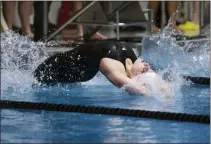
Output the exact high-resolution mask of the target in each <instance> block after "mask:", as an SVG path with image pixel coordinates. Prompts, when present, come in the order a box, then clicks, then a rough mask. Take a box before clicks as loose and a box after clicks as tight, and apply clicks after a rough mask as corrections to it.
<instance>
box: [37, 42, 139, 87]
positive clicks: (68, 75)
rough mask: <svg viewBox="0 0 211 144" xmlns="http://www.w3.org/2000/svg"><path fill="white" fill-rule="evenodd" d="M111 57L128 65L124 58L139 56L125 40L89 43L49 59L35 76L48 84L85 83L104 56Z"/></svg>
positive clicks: (134, 58)
mask: <svg viewBox="0 0 211 144" xmlns="http://www.w3.org/2000/svg"><path fill="white" fill-rule="evenodd" d="M106 57H107V58H112V59H115V60H118V61H120V62H121V63H122V64H123V65H124V66H125V59H126V58H130V59H131V60H132V61H133V62H135V61H136V59H137V57H136V55H135V53H134V51H133V50H132V48H131V47H130V46H129V45H127V44H126V43H120V42H112V41H98V42H88V43H85V44H82V45H80V46H78V47H76V48H75V49H73V50H70V51H67V52H64V53H59V54H55V55H53V56H51V57H49V58H48V59H46V60H45V61H44V62H43V63H42V64H41V65H39V66H38V67H37V69H36V70H35V72H34V76H35V78H36V79H37V80H38V81H39V82H41V83H45V84H55V83H74V82H84V81H88V80H90V79H92V78H93V77H94V76H95V75H96V74H97V72H98V71H99V64H100V61H101V59H102V58H106Z"/></svg>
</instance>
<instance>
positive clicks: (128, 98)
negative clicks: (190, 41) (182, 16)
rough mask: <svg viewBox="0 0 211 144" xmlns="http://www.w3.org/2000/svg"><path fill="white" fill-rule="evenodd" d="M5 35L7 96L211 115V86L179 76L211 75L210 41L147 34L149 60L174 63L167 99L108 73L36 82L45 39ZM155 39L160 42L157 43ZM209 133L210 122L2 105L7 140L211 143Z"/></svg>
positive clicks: (159, 66) (3, 139) (4, 87)
mask: <svg viewBox="0 0 211 144" xmlns="http://www.w3.org/2000/svg"><path fill="white" fill-rule="evenodd" d="M1 36H2V37H1V47H2V49H1V50H2V53H1V66H3V68H4V69H1V99H4V100H15V101H31V102H48V103H63V104H80V105H90V106H105V107H115V108H128V109H141V110H143V109H145V110H151V111H168V112H181V113H189V114H206V115H210V86H206V85H194V84H190V85H188V84H184V85H181V83H183V82H181V81H180V78H178V75H180V74H188V75H190V76H209V74H210V66H209V64H208V62H209V57H210V56H209V55H208V51H207V48H208V46H209V44H206V45H200V46H199V47H201V48H202V50H200V51H197V52H196V51H195V52H193V53H191V54H190V53H188V54H187V53H184V52H183V51H181V49H179V50H177V48H178V45H177V46H175V42H174V41H172V40H169V39H166V36H161V38H162V39H161V40H157V41H156V40H155V39H151V40H150V41H144V40H143V42H142V44H143V45H142V48H143V50H142V54H143V55H142V56H143V57H144V60H145V61H147V62H149V63H150V64H152V65H154V66H155V67H156V68H157V69H164V70H165V68H166V67H168V66H169V65H170V66H171V68H170V70H171V72H172V76H173V78H174V80H175V83H174V86H175V87H176V91H174V92H173V95H172V97H171V98H169V99H163V98H161V97H159V95H155V96H154V97H143V96H132V95H129V94H127V93H125V92H124V91H123V90H121V89H118V88H116V87H114V86H113V85H111V84H110V83H109V82H108V81H107V80H105V77H103V76H102V75H98V76H97V77H95V78H94V79H93V80H91V81H89V82H86V83H82V84H81V85H70V84H60V85H57V86H52V87H47V86H43V87H33V88H32V87H31V85H32V83H34V78H33V77H32V75H31V72H33V70H34V69H35V68H36V66H37V65H38V64H39V63H41V62H42V61H43V59H45V58H46V56H48V54H46V53H45V52H43V51H44V50H43V48H44V47H45V44H43V43H34V42H32V41H30V40H28V39H26V38H24V37H21V36H19V35H17V34H15V33H11V32H8V33H4V34H1ZM152 40H155V43H156V45H154V43H151V41H152ZM150 44H152V45H150ZM203 47H204V48H203ZM27 56H28V57H27ZM17 58H18V61H17ZM23 60H26V61H23ZM175 61H176V62H175ZM178 85H179V86H178ZM178 88H179V89H178ZM209 137H210V125H208V124H199V123H188V122H177V121H167V120H155V119H144V118H131V117H120V116H110V115H97V114H92V115H91V114H82V113H67V112H50V111H35V110H34V111H30V110H18V109H14V110H11V109H10V110H9V109H1V143H32V142H33V143H47V142H48V143H56V142H58V143H59V142H60V143H64V142H66V143H70V142H99V143H100V142H108V143H111V142H115V143H117V142H118V143H121V142H127V143H135V142H137V143H147V142H149V143H173V142H175V143H197V142H198V143H210V139H209Z"/></svg>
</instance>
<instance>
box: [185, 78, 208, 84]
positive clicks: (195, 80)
mask: <svg viewBox="0 0 211 144" xmlns="http://www.w3.org/2000/svg"><path fill="white" fill-rule="evenodd" d="M183 78H185V79H186V80H190V81H191V82H193V83H195V84H203V85H210V78H208V77H191V76H183Z"/></svg>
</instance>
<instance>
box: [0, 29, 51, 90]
mask: <svg viewBox="0 0 211 144" xmlns="http://www.w3.org/2000/svg"><path fill="white" fill-rule="evenodd" d="M44 48H45V44H44V43H41V42H38V43H35V42H33V41H31V40H30V39H28V38H26V37H24V36H20V35H19V34H17V33H15V32H12V31H6V32H3V33H1V94H3V92H5V91H6V90H7V89H12V90H13V91H20V92H26V91H30V89H31V86H32V83H36V81H35V79H34V78H33V77H32V72H33V71H34V70H35V68H36V67H37V66H38V65H39V64H40V63H41V62H42V61H43V60H44V59H46V57H47V56H48V54H47V53H46V52H45V51H44Z"/></svg>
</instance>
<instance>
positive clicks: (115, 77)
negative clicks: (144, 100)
mask: <svg viewBox="0 0 211 144" xmlns="http://www.w3.org/2000/svg"><path fill="white" fill-rule="evenodd" d="M106 77H107V79H108V80H109V81H110V82H111V83H112V84H114V85H115V86H117V87H119V88H122V87H124V88H125V90H126V91H127V92H129V93H131V94H143V95H147V91H146V89H145V88H144V87H137V86H136V85H135V84H134V83H133V81H132V80H131V79H130V78H128V77H127V76H126V75H124V74H121V73H119V72H110V73H109V74H107V75H106Z"/></svg>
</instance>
